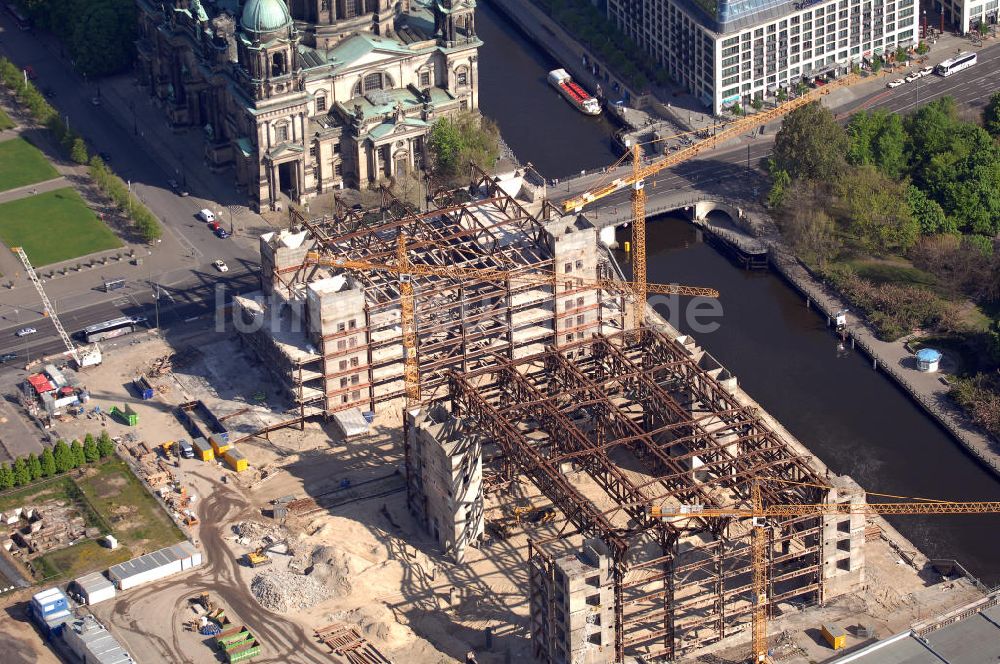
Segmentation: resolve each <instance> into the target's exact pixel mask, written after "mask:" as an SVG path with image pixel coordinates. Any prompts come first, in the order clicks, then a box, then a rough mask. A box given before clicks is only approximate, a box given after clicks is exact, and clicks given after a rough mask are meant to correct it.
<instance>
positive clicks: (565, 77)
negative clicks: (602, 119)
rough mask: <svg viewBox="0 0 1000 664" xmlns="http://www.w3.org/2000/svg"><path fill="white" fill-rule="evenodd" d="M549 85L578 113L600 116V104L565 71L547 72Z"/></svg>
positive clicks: (554, 70)
mask: <svg viewBox="0 0 1000 664" xmlns="http://www.w3.org/2000/svg"><path fill="white" fill-rule="evenodd" d="M549 83H550V84H551V85H552V87H554V88H555V89H556V90H558V91H559V92H560V93H561V94H562V96H563V97H565V98H566V99H567V100H568V101H569V103H571V104H573V106H575V107H576V109H577V110H578V111H580V112H581V113H586V114H587V115H600V114H601V102H599V101H597V98H596V97H594V96H593V95H591V94H590V93H589V92H587V91H586V90H584V89H583V88H582V87H581V86H580V85H579V84H578V83H576V82H575V81H574V80H573V77H572V76H570V75H569V74H568V73H567V72H566V70H565V69H553V70H552V71H550V72H549Z"/></svg>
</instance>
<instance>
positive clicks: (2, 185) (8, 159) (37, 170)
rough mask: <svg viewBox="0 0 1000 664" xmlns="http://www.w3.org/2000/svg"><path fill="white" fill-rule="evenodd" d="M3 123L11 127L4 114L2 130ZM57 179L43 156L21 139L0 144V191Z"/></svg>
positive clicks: (0, 119) (1, 123)
mask: <svg viewBox="0 0 1000 664" xmlns="http://www.w3.org/2000/svg"><path fill="white" fill-rule="evenodd" d="M5 122H9V123H10V124H11V126H13V122H11V120H10V118H9V117H7V116H6V114H4V115H3V116H2V117H0V128H3V125H4V123H5ZM57 177H59V172H58V171H56V169H55V168H53V167H52V164H50V163H49V160H48V159H46V158H45V155H44V154H42V153H41V152H40V151H39V150H38V148H36V147H35V146H34V145H32V144H31V143H29V142H28V141H26V140H24V139H23V138H13V139H11V140H9V141H3V142H2V143H0V191H7V190H8V189H15V188H17V187H23V186H25V185H29V184H34V183H36V182H44V181H45V180H51V179H52V178H57Z"/></svg>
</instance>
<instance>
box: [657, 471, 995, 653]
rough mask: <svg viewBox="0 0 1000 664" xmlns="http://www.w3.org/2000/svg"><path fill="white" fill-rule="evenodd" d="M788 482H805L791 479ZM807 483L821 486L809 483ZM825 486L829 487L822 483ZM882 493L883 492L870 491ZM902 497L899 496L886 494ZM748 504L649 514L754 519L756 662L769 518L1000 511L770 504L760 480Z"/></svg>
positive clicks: (922, 504)
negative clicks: (764, 499)
mask: <svg viewBox="0 0 1000 664" xmlns="http://www.w3.org/2000/svg"><path fill="white" fill-rule="evenodd" d="M787 483H788V484H801V483H797V482H787ZM805 486H818V485H812V484H808V485H805ZM819 488H825V487H819ZM869 495H874V496H879V495H882V494H869ZM885 497H890V498H898V497H899V496H885ZM750 502H751V506H750V507H748V508H742V507H732V508H728V507H722V508H716V507H705V506H704V505H679V506H671V507H667V506H659V505H652V506H651V507H650V508H649V514H650V516H651V517H653V518H663V519H702V518H706V519H707V518H713V517H737V518H741V517H742V518H749V519H751V520H752V525H753V530H752V532H751V545H750V550H751V564H752V568H753V612H752V614H751V615H752V622H751V625H752V633H753V646H752V650H753V655H752V660H751V661H752V662H753V664H761V663H766V662H769V661H770V660H769V658H768V656H767V537H766V536H765V534H764V529H765V522H766V520H767V519H769V518H774V517H799V516H812V515H815V516H837V515H852V514H879V515H887V514H991V513H998V512H1000V501H984V502H952V501H944V500H940V501H939V500H927V499H919V500H914V499H908V500H905V501H900V502H888V503H819V504H813V505H768V506H766V507H765V506H764V503H763V500H762V498H761V491H760V481H759V480H757V481H754V482H753V484H752V485H751V487H750Z"/></svg>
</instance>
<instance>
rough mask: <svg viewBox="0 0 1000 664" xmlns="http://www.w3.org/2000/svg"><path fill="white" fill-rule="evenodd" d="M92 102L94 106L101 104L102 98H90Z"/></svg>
mask: <svg viewBox="0 0 1000 664" xmlns="http://www.w3.org/2000/svg"><path fill="white" fill-rule="evenodd" d="M90 103H91V104H93V105H94V106H100V105H101V98H100V97H91V98H90Z"/></svg>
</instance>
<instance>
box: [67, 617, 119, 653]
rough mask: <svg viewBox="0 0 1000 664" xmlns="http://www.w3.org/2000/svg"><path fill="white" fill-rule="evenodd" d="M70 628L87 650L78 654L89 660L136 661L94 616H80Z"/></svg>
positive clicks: (71, 623) (69, 625)
mask: <svg viewBox="0 0 1000 664" xmlns="http://www.w3.org/2000/svg"><path fill="white" fill-rule="evenodd" d="M68 628H69V629H71V630H72V631H73V632H75V633H76V635H77V637H78V638H79V643H80V644H81V645H82V646H83V648H84V649H85V650H86V653H83V652H80V653H78V654H79V655H80V656H81V657H82V658H83V659H84V660H85V661H87V662H99V664H126V663H128V662H133V661H135V660H133V659H132V657H131V655H129V654H128V653H127V652H125V649H124V648H122V647H121V645H120V644H119V643H118V641H117V640H116V639H115V637H113V636H112V635H111V633H110V632H108V629H107V628H106V627H105V626H104V625H102V624H101V623H100V622H98V620H97V618H95V617H94V616H91V615H85V616H83V617H81V618H78V619H76V620H74V621H72V622H70V623H69V624H68Z"/></svg>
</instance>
